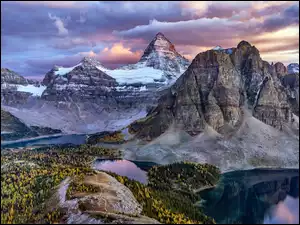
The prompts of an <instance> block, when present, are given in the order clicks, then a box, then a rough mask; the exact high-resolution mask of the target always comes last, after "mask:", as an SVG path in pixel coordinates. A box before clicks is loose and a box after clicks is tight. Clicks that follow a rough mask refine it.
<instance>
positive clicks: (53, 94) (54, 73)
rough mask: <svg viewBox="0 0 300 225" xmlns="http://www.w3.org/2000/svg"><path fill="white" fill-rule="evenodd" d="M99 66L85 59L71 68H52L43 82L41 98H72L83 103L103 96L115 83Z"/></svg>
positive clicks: (63, 99) (96, 62)
mask: <svg viewBox="0 0 300 225" xmlns="http://www.w3.org/2000/svg"><path fill="white" fill-rule="evenodd" d="M100 65H101V64H100V63H99V62H98V61H96V60H93V59H91V58H86V57H85V58H83V59H82V60H81V62H80V63H79V64H78V65H76V66H74V67H71V68H63V67H54V68H53V69H52V70H51V71H50V72H48V73H47V74H46V76H45V78H44V80H43V84H44V85H47V88H46V90H45V92H44V93H43V96H42V97H43V98H44V99H46V100H55V101H68V100H69V98H71V96H72V98H73V99H72V100H78V101H83V100H87V99H89V98H90V99H93V98H97V97H99V98H101V97H103V96H105V95H106V93H109V92H110V88H112V87H115V86H117V82H116V80H115V79H114V78H112V77H110V76H109V75H107V74H106V73H104V72H103V71H101V70H99V69H98V68H97V66H100Z"/></svg>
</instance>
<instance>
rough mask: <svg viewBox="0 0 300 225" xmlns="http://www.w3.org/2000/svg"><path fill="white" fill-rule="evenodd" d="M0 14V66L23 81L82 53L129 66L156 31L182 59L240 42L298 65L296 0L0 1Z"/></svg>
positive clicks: (66, 63)
mask: <svg viewBox="0 0 300 225" xmlns="http://www.w3.org/2000/svg"><path fill="white" fill-rule="evenodd" d="M117 4H118V5H117ZM116 6H117V7H116ZM1 11H2V12H1V14H2V20H1V24H2V26H1V49H2V51H1V67H2V68H8V69H10V70H13V71H15V72H17V73H19V74H20V75H22V76H24V77H26V78H30V79H43V77H44V76H45V74H46V73H47V72H48V71H49V70H51V69H52V68H53V66H54V65H58V66H63V67H68V66H72V65H75V64H76V63H78V62H79V61H80V60H81V59H82V58H83V57H85V56H89V57H92V58H95V59H97V60H98V61H100V62H101V63H102V64H103V65H104V66H105V67H107V68H110V69H115V68H118V67H120V66H123V65H126V64H133V63H136V62H137V61H138V60H139V59H140V57H141V56H142V54H143V52H144V50H145V49H146V47H147V46H148V44H149V43H150V41H151V40H152V39H153V38H154V37H155V35H156V34H157V33H159V32H161V33H163V34H164V36H165V37H166V38H167V39H168V40H170V41H171V42H172V43H173V44H174V46H175V49H176V51H177V52H178V53H179V54H181V55H182V56H184V57H185V58H187V59H188V60H189V61H190V62H191V61H192V59H193V58H194V57H195V56H196V55H197V54H198V53H200V52H204V51H207V50H209V49H212V48H214V47H215V46H221V47H223V48H231V47H236V46H237V45H238V43H239V42H240V41H242V40H245V41H248V42H249V43H250V44H251V45H254V46H256V47H257V49H258V50H259V51H260V55H261V57H262V59H263V60H266V61H268V62H269V63H272V62H274V63H276V62H282V63H283V64H284V65H285V66H287V65H288V64H290V63H299V2H297V1H289V2H287V1H285V2H282V1H281V2H272V1H271V2H261V1H260V2H251V1H248V2H183V1H181V2H180V1H177V2H161V4H160V5H159V6H157V4H155V3H153V2H143V4H139V2H138V3H137V2H74V1H61V2H54V1H49V2H47V1H46V2H45V1H44V2H30V1H24V2H5V1H2V2H1ZM12 18H13V19H12ZM187 34H188V35H187Z"/></svg>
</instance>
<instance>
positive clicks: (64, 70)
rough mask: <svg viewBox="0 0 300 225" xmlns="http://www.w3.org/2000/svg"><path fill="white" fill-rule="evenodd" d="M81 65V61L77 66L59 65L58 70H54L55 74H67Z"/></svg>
mask: <svg viewBox="0 0 300 225" xmlns="http://www.w3.org/2000/svg"><path fill="white" fill-rule="evenodd" d="M80 65H81V63H79V64H77V65H76V66H73V67H62V66H59V67H57V70H56V71H54V74H55V75H59V76H61V75H65V74H67V73H69V72H71V71H72V70H73V69H74V68H75V67H77V66H80Z"/></svg>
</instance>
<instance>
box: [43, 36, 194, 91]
mask: <svg viewBox="0 0 300 225" xmlns="http://www.w3.org/2000/svg"><path fill="white" fill-rule="evenodd" d="M189 64H190V62H189V61H188V60H187V59H186V58H184V57H183V56H181V55H180V54H179V53H178V52H177V51H176V49H175V47H174V45H173V44H172V43H171V42H170V41H169V40H168V39H167V38H166V37H165V36H164V35H163V34H162V33H158V34H157V35H156V36H155V38H154V39H153V40H152V41H151V42H150V44H149V45H148V47H147V48H146V50H145V51H144V54H143V56H142V57H141V59H140V60H139V61H138V62H137V63H135V64H130V65H126V66H122V67H120V68H118V69H114V70H112V69H108V68H106V67H104V66H103V65H102V64H101V63H100V62H99V61H97V60H96V59H93V58H89V57H85V58H84V59H83V60H82V61H81V62H79V64H77V65H75V66H72V67H68V68H66V67H59V66H55V67H54V68H53V69H52V70H51V71H50V72H49V73H48V74H46V77H45V79H44V80H43V83H44V84H45V85H48V83H49V82H50V80H53V79H57V78H58V76H62V77H66V76H67V74H68V73H70V72H71V71H73V70H74V69H75V68H77V67H78V66H83V68H89V67H93V68H96V69H98V70H99V71H101V72H104V73H106V74H107V75H109V76H110V77H112V78H114V79H115V81H116V82H117V83H118V86H135V87H136V86H145V85H149V84H151V85H152V86H153V84H155V86H163V85H167V84H170V83H173V82H174V81H175V80H176V79H177V78H178V77H179V76H180V75H181V74H182V73H183V72H184V71H185V70H186V69H187V67H188V66H189ZM151 85H150V86H151ZM144 88H145V87H143V88H142V89H144Z"/></svg>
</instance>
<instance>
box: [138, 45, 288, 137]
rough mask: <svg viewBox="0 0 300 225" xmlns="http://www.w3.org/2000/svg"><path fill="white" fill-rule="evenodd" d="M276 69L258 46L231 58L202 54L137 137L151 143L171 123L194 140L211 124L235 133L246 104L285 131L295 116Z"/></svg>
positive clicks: (247, 47) (244, 48)
mask: <svg viewBox="0 0 300 225" xmlns="http://www.w3.org/2000/svg"><path fill="white" fill-rule="evenodd" d="M278 68H279V66H278V64H275V66H274V67H273V66H271V65H270V64H269V63H268V62H266V61H263V60H262V59H261V58H260V55H259V51H258V50H257V49H256V47H255V46H251V45H250V44H249V43H248V42H246V41H242V42H240V43H239V44H238V46H237V48H234V49H233V51H232V53H231V54H228V53H226V52H223V51H219V50H209V51H206V52H203V53H199V54H198V55H197V56H196V57H195V59H194V60H193V62H192V64H191V65H190V67H189V68H188V70H187V71H186V72H185V73H184V74H182V76H181V77H180V78H179V79H178V80H177V81H176V83H175V84H174V85H173V86H172V87H170V88H169V90H168V93H167V94H165V95H164V96H162V97H161V98H160V100H159V102H160V103H159V105H158V106H157V107H156V109H154V110H153V111H152V112H151V113H150V114H149V115H148V116H149V117H150V118H151V119H149V120H148V121H147V122H146V123H145V124H143V126H142V128H141V130H140V132H139V135H140V136H141V137H147V136H148V138H149V135H150V136H152V137H150V138H151V139H152V138H153V137H157V136H159V135H160V134H162V133H163V132H164V131H165V130H166V129H167V128H168V127H169V126H170V125H171V124H172V123H175V124H178V125H182V127H183V128H184V130H185V131H186V132H188V133H190V134H193V135H194V134H199V133H201V132H202V131H203V130H204V129H205V127H206V126H207V125H209V126H211V127H212V128H213V129H215V130H216V131H218V132H221V133H222V130H223V129H225V127H230V128H232V129H234V128H235V127H236V126H238V125H239V124H240V123H241V120H242V119H243V107H244V106H246V105H247V106H248V107H249V109H251V110H252V113H253V116H254V117H256V118H257V119H259V120H261V121H262V122H264V123H266V124H268V125H271V126H273V127H276V128H278V129H282V126H283V124H284V123H288V122H290V121H291V118H292V111H291V105H290V104H289V102H288V100H287V92H286V91H285V90H284V86H283V85H282V84H281V82H280V80H279V79H278V78H277V76H278V74H281V72H282V71H281V70H280V69H278ZM284 72H285V71H284ZM154 123H155V124H157V126H153V124H154ZM158 124H160V126H159V125H158ZM225 130H227V129H225Z"/></svg>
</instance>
